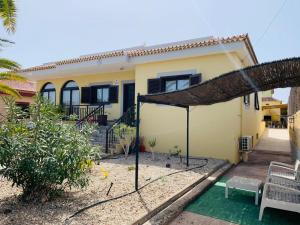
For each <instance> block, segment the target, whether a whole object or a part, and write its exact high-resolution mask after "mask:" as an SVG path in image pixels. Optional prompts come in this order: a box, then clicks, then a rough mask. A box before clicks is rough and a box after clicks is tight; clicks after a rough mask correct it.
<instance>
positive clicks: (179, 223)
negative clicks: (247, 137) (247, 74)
mask: <svg viewBox="0 0 300 225" xmlns="http://www.w3.org/2000/svg"><path fill="white" fill-rule="evenodd" d="M271 161H279V162H285V163H292V161H291V148H290V143H289V136H288V130H286V129H266V130H265V132H264V134H263V136H262V138H261V140H260V141H259V143H258V144H257V146H256V147H255V150H254V151H253V152H251V153H250V154H249V160H248V162H241V163H239V164H238V165H237V166H235V167H234V168H232V169H231V170H230V171H229V172H228V173H227V174H226V176H228V177H232V176H243V177H249V178H256V179H260V180H262V181H263V182H264V181H265V178H266V175H267V171H268V166H269V164H270V162H271ZM183 224H187V225H192V224H193V225H196V224H197V225H198V224H201V225H202V224H203V225H209V224H212V225H232V223H229V222H226V221H222V220H218V219H214V218H211V217H207V216H203V215H200V214H196V213H192V212H187V211H184V212H182V213H181V214H180V215H179V216H178V217H177V218H176V219H175V220H173V221H172V222H171V223H170V224H169V225H183Z"/></svg>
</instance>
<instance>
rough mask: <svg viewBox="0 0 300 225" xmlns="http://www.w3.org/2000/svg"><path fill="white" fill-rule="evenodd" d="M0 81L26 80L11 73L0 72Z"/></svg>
mask: <svg viewBox="0 0 300 225" xmlns="http://www.w3.org/2000/svg"><path fill="white" fill-rule="evenodd" d="M0 80H13V81H26V80H27V79H26V78H25V77H22V76H20V75H18V74H15V73H12V72H0Z"/></svg>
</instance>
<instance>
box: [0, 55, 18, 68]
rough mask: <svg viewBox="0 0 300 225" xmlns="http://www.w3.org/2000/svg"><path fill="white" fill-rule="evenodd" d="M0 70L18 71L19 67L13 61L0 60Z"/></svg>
mask: <svg viewBox="0 0 300 225" xmlns="http://www.w3.org/2000/svg"><path fill="white" fill-rule="evenodd" d="M0 69H8V70H18V69H20V65H19V64H18V63H17V62H15V61H12V60H9V59H4V58H0Z"/></svg>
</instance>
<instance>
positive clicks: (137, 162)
mask: <svg viewBox="0 0 300 225" xmlns="http://www.w3.org/2000/svg"><path fill="white" fill-rule="evenodd" d="M140 105H141V102H140V93H138V95H137V101H136V122H135V124H136V135H135V190H136V191H137V190H138V189H139V150H140V149H139V145H140V143H139V142H140Z"/></svg>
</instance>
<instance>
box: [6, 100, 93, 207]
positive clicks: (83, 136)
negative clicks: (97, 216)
mask: <svg viewBox="0 0 300 225" xmlns="http://www.w3.org/2000/svg"><path fill="white" fill-rule="evenodd" d="M5 103H6V104H7V106H8V110H7V116H6V120H5V121H2V122H1V123H0V137H1V140H0V167H2V168H3V170H2V171H3V176H4V177H6V178H7V179H8V180H10V181H12V182H13V185H16V186H18V187H21V188H22V189H23V197H24V198H25V200H43V201H44V200H48V199H49V198H50V197H51V196H53V195H52V194H55V193H58V191H62V190H64V189H65V188H71V187H79V188H83V187H86V186H87V185H88V174H87V173H88V171H89V170H90V169H91V166H92V165H93V162H92V159H91V155H92V154H93V153H94V151H95V149H93V147H92V145H91V144H90V135H91V133H92V131H93V127H90V126H84V127H83V128H82V129H81V130H79V129H78V128H76V127H75V126H74V125H72V124H66V123H63V121H62V120H61V118H62V116H61V114H60V113H59V110H58V108H57V107H55V106H54V105H52V104H50V103H48V102H44V101H43V100H42V99H41V98H40V97H36V99H35V102H34V103H33V104H32V105H31V107H30V110H29V116H28V115H27V116H26V115H25V116H24V113H23V112H22V111H21V110H20V109H19V108H18V107H16V106H15V102H14V100H13V99H12V98H6V99H5Z"/></svg>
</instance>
